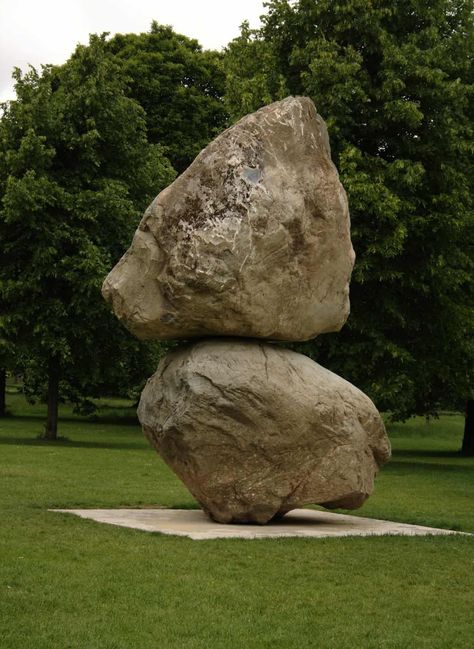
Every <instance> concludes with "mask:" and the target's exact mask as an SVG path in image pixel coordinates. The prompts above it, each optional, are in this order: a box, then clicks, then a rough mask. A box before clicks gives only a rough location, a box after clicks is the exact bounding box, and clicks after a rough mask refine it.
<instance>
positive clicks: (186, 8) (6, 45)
mask: <svg viewBox="0 0 474 649" xmlns="http://www.w3.org/2000/svg"><path fill="white" fill-rule="evenodd" d="M263 13H265V10H264V7H263V1H262V0H0V101H5V100H6V99H13V98H14V90H13V83H12V80H11V72H12V69H13V67H14V66H17V67H19V68H21V69H22V70H24V69H25V68H26V67H27V65H28V64H29V63H30V64H32V65H33V66H35V67H38V68H39V66H40V64H42V63H43V64H46V63H63V62H64V61H66V59H67V58H69V56H70V54H71V53H72V52H73V50H74V48H75V46H76V45H77V43H87V42H88V37H89V34H91V33H101V32H110V33H111V34H114V33H117V32H119V33H122V34H126V33H129V32H135V33H139V32H146V31H149V29H150V25H151V22H152V20H156V21H157V22H159V23H161V24H165V25H171V26H172V27H173V29H174V30H175V31H176V32H178V33H180V34H185V35H186V36H190V37H192V38H196V39H197V40H198V41H199V42H200V43H201V45H202V46H203V47H204V48H207V49H211V48H212V49H220V48H221V47H224V46H225V45H227V43H228V42H229V41H230V40H231V39H232V38H234V37H235V36H237V35H238V33H239V26H240V24H241V23H242V22H243V21H244V20H248V21H249V22H250V26H251V27H257V26H258V25H259V16H260V15H262V14H263Z"/></svg>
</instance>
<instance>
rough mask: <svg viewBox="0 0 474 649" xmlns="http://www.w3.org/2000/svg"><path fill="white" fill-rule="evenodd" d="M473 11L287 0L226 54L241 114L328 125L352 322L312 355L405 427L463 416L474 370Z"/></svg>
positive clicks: (233, 101) (445, 4) (232, 107)
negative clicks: (299, 116) (300, 102)
mask: <svg viewBox="0 0 474 649" xmlns="http://www.w3.org/2000/svg"><path fill="white" fill-rule="evenodd" d="M472 9H473V5H472V2H471V0H435V1H434V2H430V3H423V2H420V0H409V1H408V2H404V3H401V2H393V1H392V0H373V1H372V2H366V1H365V0H336V1H332V0H317V1H314V0H299V1H298V2H291V3H290V2H287V1H286V0H273V1H271V2H269V3H268V14H267V15H266V16H265V17H264V24H263V27H262V29H261V30H257V31H250V30H248V28H247V27H246V26H244V29H243V30H242V33H241V35H240V37H239V38H237V39H236V40H234V41H232V42H231V43H230V44H229V46H228V48H227V54H226V61H225V68H226V70H227V74H228V76H227V94H226V101H227V106H228V109H229V111H230V113H231V114H232V116H233V118H234V119H235V118H237V117H239V116H241V115H242V114H244V113H245V112H248V111H249V110H255V109H256V108H258V107H259V106H261V105H262V104H263V103H267V102H268V101H269V99H270V98H271V99H279V98H281V97H282V96H284V95H286V94H300V95H308V96H310V97H311V98H312V99H313V100H314V102H315V104H316V106H317V108H318V110H319V112H320V113H321V114H322V115H323V117H324V118H325V119H326V121H327V124H328V128H329V133H330V138H331V144H332V150H333V151H332V153H333V159H334V162H335V164H336V165H337V167H338V169H339V172H340V176H341V180H342V183H343V185H344V186H345V188H346V191H347V193H348V196H349V204H350V208H351V218H352V237H353V242H354V247H355V249H356V253H357V261H356V266H355V270H354V274H353V280H352V285H351V302H352V314H351V317H350V319H349V321H348V324H347V325H346V327H345V328H344V329H343V330H342V331H341V332H340V333H338V334H334V335H329V336H323V337H321V338H320V339H318V340H317V341H315V342H312V343H310V344H306V345H304V346H302V347H300V349H303V350H305V351H306V352H307V353H309V354H310V355H312V356H314V357H315V358H316V359H318V360H320V361H321V362H322V363H323V364H325V365H328V366H329V367H331V368H332V369H334V370H335V371H337V372H339V373H341V374H343V375H344V376H346V377H347V378H348V379H350V380H352V381H354V382H355V383H356V384H357V385H359V386H360V387H362V388H363V389H364V390H366V391H367V392H368V393H369V394H370V395H371V396H372V397H373V398H374V399H375V400H376V402H377V404H378V406H379V407H380V408H381V409H383V410H390V411H392V413H393V415H394V416H395V417H404V416H407V415H409V414H412V413H420V414H430V413H433V412H435V411H436V410H437V409H439V408H440V407H443V406H446V405H450V406H456V407H459V406H460V405H461V403H462V400H463V399H466V398H467V396H469V391H470V386H471V385H472V378H473V377H472V374H473V366H474V340H473V330H474V311H473V308H474V255H473V244H474V219H473V198H472V197H473V192H472V189H473V187H472V178H473V173H472V172H473V168H472V154H473V151H474V143H473V121H472V118H473V110H472V107H473V90H474V86H473V68H472V61H473V53H474V52H473V49H474V32H473V13H472Z"/></svg>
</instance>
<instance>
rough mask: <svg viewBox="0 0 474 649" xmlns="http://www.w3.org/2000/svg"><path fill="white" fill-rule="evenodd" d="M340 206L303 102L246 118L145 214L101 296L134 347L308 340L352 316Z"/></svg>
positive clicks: (323, 142) (326, 152) (315, 124)
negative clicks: (231, 339) (204, 340)
mask: <svg viewBox="0 0 474 649" xmlns="http://www.w3.org/2000/svg"><path fill="white" fill-rule="evenodd" d="M353 263H354V251H353V249H352V245H351V240H350V223H349V212H348V206H347V199H346V194H345V192H344V189H343V187H342V185H341V183H340V182H339V177H338V174H337V171H336V168H335V167H334V165H333V163H332V162H331V156H330V149H329V140H328V135H327V130H326V126H325V123H324V121H323V119H322V118H321V117H320V116H319V115H318V114H317V112H316V109H315V107H314V104H313V103H312V101H311V100H310V99H308V98H306V97H288V98H287V99H284V100H283V101H279V102H276V103H274V104H271V105H270V106H266V107H265V108H261V109H260V110H258V111H257V112H255V113H252V114H251V115H247V116H246V117H244V118H243V119H241V120H240V121H239V122H237V123H236V124H235V125H234V126H232V127H231V128H229V129H227V130H226V131H224V132H223V133H221V135H219V136H218V137H217V138H216V139H215V140H214V141H213V142H211V143H210V144H209V145H208V146H207V147H206V148H205V149H204V150H203V151H201V153H200V154H199V155H198V156H197V158H196V159H195V160H194V162H193V163H192V164H191V166H190V167H189V168H188V169H187V170H186V171H185V172H184V173H183V174H182V175H181V176H179V177H178V178H177V179H176V180H175V181H174V182H173V183H172V184H171V185H170V186H169V187H167V188H166V189H165V190H163V191H162V192H161V193H160V194H159V195H158V196H157V198H156V199H155V200H154V201H153V203H152V204H151V205H150V206H149V208H148V209H147V210H146V212H145V215H144V217H143V219H142V221H141V223H140V225H139V227H138V229H137V231H136V233H135V236H134V238H133V241H132V245H131V247H130V249H129V250H128V251H127V252H126V253H125V255H124V256H123V257H122V259H121V260H120V261H119V262H118V264H117V265H116V266H115V268H114V269H113V270H112V271H111V272H110V273H109V275H108V276H107V278H106V280H105V282H104V285H103V289H102V291H103V295H104V297H105V298H106V299H107V300H108V301H109V302H110V303H111V305H112V306H113V309H114V311H115V313H116V315H117V316H118V317H119V318H120V320H122V321H123V323H124V325H125V326H126V327H127V328H128V329H129V330H130V331H131V332H132V333H133V334H135V335H136V336H138V337H139V338H143V339H153V338H157V339H171V338H188V337H192V336H204V335H227V336H244V337H257V338H267V339H278V340H307V339H310V338H313V337H314V336H316V335H318V334H321V333H325V332H330V331H338V330H339V329H340V328H341V327H342V325H343V324H344V322H345V320H346V318H347V316H348V314H349V279H350V274H351V271H352V266H353Z"/></svg>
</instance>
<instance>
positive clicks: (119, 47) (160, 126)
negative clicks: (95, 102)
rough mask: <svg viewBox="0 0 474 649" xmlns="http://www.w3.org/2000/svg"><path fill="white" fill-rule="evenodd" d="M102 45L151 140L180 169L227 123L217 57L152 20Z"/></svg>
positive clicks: (221, 74) (215, 54)
mask: <svg viewBox="0 0 474 649" xmlns="http://www.w3.org/2000/svg"><path fill="white" fill-rule="evenodd" d="M107 47H108V49H109V51H110V52H112V53H113V54H114V55H115V57H116V60H117V62H119V63H120V64H121V66H122V68H123V70H124V72H125V73H126V74H127V76H128V77H129V91H128V94H129V96H130V97H133V99H136V100H137V101H138V102H139V103H140V104H141V106H142V107H143V108H144V110H145V113H146V120H147V127H148V138H149V140H150V142H153V143H160V144H161V145H162V146H163V147H164V149H165V153H166V155H167V156H168V158H169V159H170V161H171V163H172V164H173V167H174V168H175V169H176V170H177V171H178V172H180V173H181V172H182V171H184V169H185V168H186V167H187V166H188V165H189V164H190V163H191V162H192V161H193V159H194V158H195V156H196V155H197V154H198V153H199V151H200V150H201V149H202V148H203V147H205V146H206V145H207V144H208V143H209V141H210V140H212V139H213V137H214V136H215V135H216V134H217V133H218V132H219V131H220V130H222V128H223V127H224V126H225V125H226V120H227V114H226V111H225V108H224V104H223V101H222V97H223V94H224V73H223V71H222V66H221V61H220V59H221V55H220V54H218V53H217V52H213V51H203V50H202V48H201V46H200V45H199V43H198V42H197V41H196V40H194V39H190V38H187V37H186V36H182V35H181V34H176V33H175V32H174V31H173V30H172V29H171V27H168V26H164V25H159V24H158V23H156V22H153V23H152V26H151V30H150V32H149V33H142V34H118V35H116V36H114V38H112V39H111V40H110V41H109V43H108V45H107Z"/></svg>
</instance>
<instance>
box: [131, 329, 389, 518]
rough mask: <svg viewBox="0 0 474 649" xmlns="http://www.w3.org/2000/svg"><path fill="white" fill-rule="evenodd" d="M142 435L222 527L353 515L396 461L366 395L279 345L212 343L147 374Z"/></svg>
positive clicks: (193, 348)
mask: <svg viewBox="0 0 474 649" xmlns="http://www.w3.org/2000/svg"><path fill="white" fill-rule="evenodd" d="M138 414H139V418H140V421H141V424H142V426H143V429H144V431H145V434H146V436H147V437H148V439H149V440H150V441H151V443H152V444H153V445H154V446H155V448H156V449H157V450H158V452H159V453H160V455H161V456H162V457H163V459H164V460H165V461H166V462H167V463H168V465H169V466H170V467H171V468H172V469H173V470H174V471H175V472H176V474H177V475H178V476H179V477H180V478H181V480H182V481H183V482H184V483H185V485H186V486H187V487H188V489H189V490H190V491H191V493H192V494H193V495H194V496H195V498H196V499H197V500H198V501H199V502H200V504H201V505H202V507H203V509H204V510H205V511H206V512H207V513H209V514H210V516H211V517H212V518H213V519H214V520H216V521H219V522H225V523H227V522H249V521H252V522H256V523H265V522H267V521H269V520H270V519H272V518H273V517H275V516H279V515H283V514H284V513H286V512H288V511H289V510H291V509H294V508H296V507H301V506H302V505H305V504H309V503H317V504H321V505H324V506H325V507H330V508H331V507H344V508H348V509H353V508H356V507H358V506H360V505H361V504H362V503H363V502H364V500H365V499H366V498H367V497H368V495H369V494H370V493H371V492H372V489H373V481H374V476H375V474H376V473H377V470H378V468H379V467H380V465H381V464H383V463H384V462H385V461H386V460H387V459H388V457H389V455H390V445H389V442H388V439H387V437H386V434H385V428H384V425H383V422H382V419H381V417H380V415H379V413H378V412H377V410H376V408H375V406H374V405H373V403H372V402H371V401H370V399H369V398H368V397H367V396H365V395H364V394H363V393H362V392H361V391H360V390H358V389H357V388H355V387H354V386H353V385H351V384H350V383H348V382H347V381H345V380H344V379H342V378H340V377H338V376H337V375H335V374H333V373H332V372H330V371H328V370H326V369H324V368H323V367H321V366H320V365H318V364H317V363H315V362H314V361H312V360H311V359H309V358H307V357H306V356H303V355H301V354H297V353H296V352H293V351H290V350H287V349H282V348H280V347H278V346H276V345H269V344H265V343H260V344H259V343H258V342H250V341H248V342H247V341H238V340H234V341H229V340H208V341H203V342H199V343H196V344H195V345H192V346H185V347H182V348H181V349H178V350H177V351H173V352H171V353H169V354H168V355H167V356H166V357H165V358H164V359H163V360H162V361H161V363H160V365H159V367H158V370H157V372H156V373H155V374H154V376H153V377H151V379H149V381H148V383H147V385H146V387H145V389H144V391H143V394H142V397H141V401H140V406H139V410H138Z"/></svg>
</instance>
